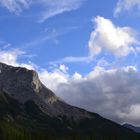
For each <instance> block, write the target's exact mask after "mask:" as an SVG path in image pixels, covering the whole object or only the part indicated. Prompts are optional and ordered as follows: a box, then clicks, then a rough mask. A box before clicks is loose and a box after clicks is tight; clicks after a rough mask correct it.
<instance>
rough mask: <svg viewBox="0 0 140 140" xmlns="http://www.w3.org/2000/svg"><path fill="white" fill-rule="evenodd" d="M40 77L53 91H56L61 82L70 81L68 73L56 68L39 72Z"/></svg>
mask: <svg viewBox="0 0 140 140" xmlns="http://www.w3.org/2000/svg"><path fill="white" fill-rule="evenodd" d="M39 77H40V79H41V81H42V82H43V84H44V85H46V86H47V87H48V88H50V89H51V90H53V91H56V90H57V88H58V86H59V85H60V84H64V83H67V82H68V75H66V74H65V73H63V72H61V71H60V70H59V69H56V70H55V71H54V72H48V71H47V70H43V71H40V72H39Z"/></svg>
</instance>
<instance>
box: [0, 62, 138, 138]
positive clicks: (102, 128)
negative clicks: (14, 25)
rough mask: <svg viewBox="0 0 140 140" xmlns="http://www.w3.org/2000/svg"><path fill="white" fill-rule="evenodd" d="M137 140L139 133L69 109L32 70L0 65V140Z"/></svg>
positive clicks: (80, 111) (72, 108) (93, 114)
mask: <svg viewBox="0 0 140 140" xmlns="http://www.w3.org/2000/svg"><path fill="white" fill-rule="evenodd" d="M46 139H47V140H49V139H50V140H53V139H55V140H56V139H57V140H59V139H67V140H70V139H71V140H79V139H80V140H82V139H83V140H88V139H90V140H92V139H93V140H108V139H109V140H114V139H115V140H137V139H140V136H139V134H137V133H135V132H133V131H132V130H130V129H128V128H125V127H123V126H121V125H119V124H117V123H114V122H112V121H110V120H108V119H105V118H103V117H101V116H100V115H98V114H96V113H92V112H88V111H86V110H84V109H80V108H77V107H74V106H71V105H69V104H67V103H65V102H64V101H62V100H61V99H60V98H58V97H57V96H56V95H55V94H54V93H53V92H52V91H51V90H49V89H48V88H46V87H45V86H44V85H43V84H42V83H41V81H40V80H39V77H38V74H37V73H36V72H35V71H33V70H28V69H26V68H21V67H13V66H9V65H6V64H3V63H0V140H46Z"/></svg>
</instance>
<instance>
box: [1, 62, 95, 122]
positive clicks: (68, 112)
mask: <svg viewBox="0 0 140 140" xmlns="http://www.w3.org/2000/svg"><path fill="white" fill-rule="evenodd" d="M0 91H4V92H6V93H7V94H9V95H10V96H11V97H13V98H15V99H17V100H18V101H19V102H20V103H25V102H26V101H28V100H33V101H34V102H35V103H36V104H37V105H38V106H39V107H40V109H41V110H42V111H43V112H45V113H46V114H48V115H50V116H64V115H65V116H67V117H69V118H73V119H74V120H80V119H84V118H90V117H91V116H90V114H89V113H87V111H85V110H83V109H79V108H76V107H73V106H70V105H68V104H67V103H65V102H63V101H61V99H59V98H58V97H57V96H56V95H55V94H54V93H53V92H52V91H50V90H49V89H48V88H46V87H45V86H44V85H43V84H42V83H41V81H40V80H39V77H38V74H37V73H36V72H35V71H33V70H28V69H26V68H21V67H13V66H9V65H6V64H3V63H0ZM92 118H93V116H92Z"/></svg>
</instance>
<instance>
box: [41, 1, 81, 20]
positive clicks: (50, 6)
mask: <svg viewBox="0 0 140 140" xmlns="http://www.w3.org/2000/svg"><path fill="white" fill-rule="evenodd" d="M82 2H83V0H54V1H52V0H47V1H45V0H44V4H45V5H46V10H45V11H44V12H43V15H42V17H41V20H40V22H43V21H45V20H47V19H48V18H50V17H53V16H56V15H58V14H62V13H64V12H68V11H72V10H76V9H78V8H79V7H80V6H81V4H82Z"/></svg>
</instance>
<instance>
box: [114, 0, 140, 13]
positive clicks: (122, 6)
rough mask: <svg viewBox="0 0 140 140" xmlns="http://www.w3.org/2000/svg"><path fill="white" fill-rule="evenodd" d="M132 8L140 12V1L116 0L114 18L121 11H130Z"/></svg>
mask: <svg viewBox="0 0 140 140" xmlns="http://www.w3.org/2000/svg"><path fill="white" fill-rule="evenodd" d="M133 8H135V10H136V9H139V10H140V0H118V2H117V5H116V7H115V10H114V16H118V14H120V13H121V12H123V11H130V10H132V9H133Z"/></svg>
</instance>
